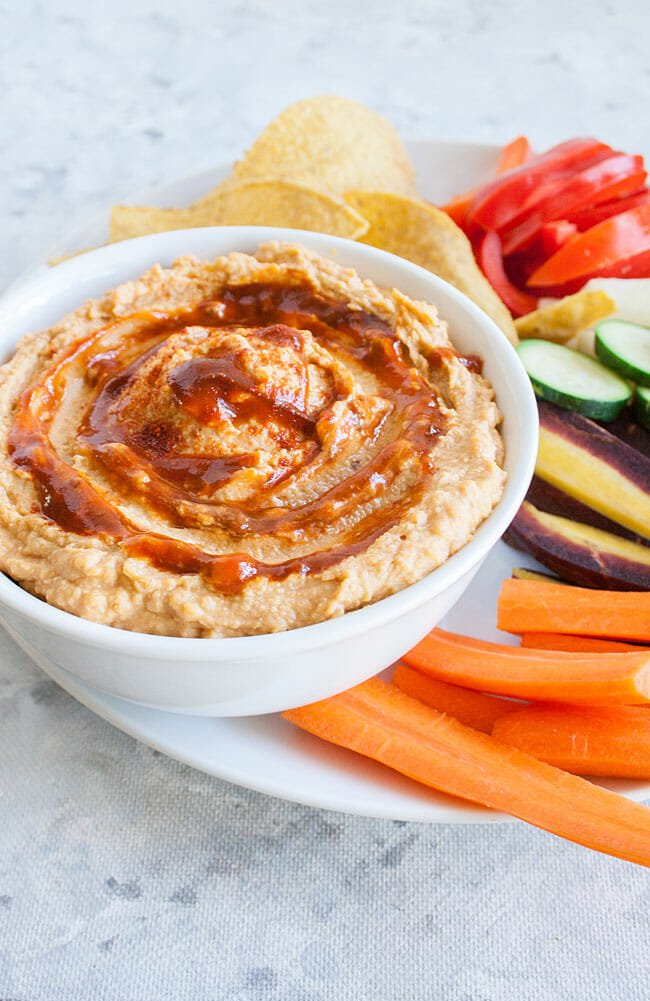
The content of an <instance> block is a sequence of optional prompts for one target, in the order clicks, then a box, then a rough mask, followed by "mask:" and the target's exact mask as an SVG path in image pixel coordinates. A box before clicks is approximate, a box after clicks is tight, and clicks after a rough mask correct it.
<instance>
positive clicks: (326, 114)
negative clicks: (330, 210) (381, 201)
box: [226, 97, 415, 195]
mask: <svg viewBox="0 0 650 1001" xmlns="http://www.w3.org/2000/svg"><path fill="white" fill-rule="evenodd" d="M232 176H233V178H234V179H235V180H237V181H243V180H247V179H250V178H258V177H281V178H284V179H286V180H292V181H297V182H299V183H301V184H307V185H313V186H314V187H317V188H325V189H328V190H330V191H334V192H336V193H338V194H340V195H342V194H343V193H344V192H345V191H348V190H350V189H352V188H358V189H360V190H362V191H392V192H395V193H397V194H404V195H409V194H414V193H415V189H414V186H413V181H414V176H415V173H414V170H413V168H412V166H411V164H410V161H409V158H408V156H407V153H406V150H405V149H404V146H403V145H402V141H401V139H400V138H399V136H398V134H397V132H396V131H395V129H394V128H393V126H392V125H391V124H390V123H389V122H387V121H386V119H384V118H382V117H381V116H380V115H378V114H376V113H375V112H374V111H371V110H370V109H369V108H365V107H364V106H363V105H361V104H357V103H356V101H349V100H347V98H344V97H311V98H306V99H305V100H303V101H298V102H297V103H296V104H292V105H291V106H290V107H289V108H287V109H286V110H285V111H283V112H282V113H281V114H280V115H278V116H277V118H274V119H273V121H272V122H271V123H270V124H269V125H267V127H266V128H265V129H264V131H263V132H262V133H261V135H260V136H259V138H258V139H257V140H256V141H255V142H254V144H253V145H252V147H251V148H250V149H249V151H248V153H247V154H246V155H245V157H244V158H243V160H240V161H239V162H238V163H236V164H235V167H234V170H233V175H232ZM227 183H228V180H227V181H226V184H227Z"/></svg>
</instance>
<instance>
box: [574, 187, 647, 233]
mask: <svg viewBox="0 0 650 1001" xmlns="http://www.w3.org/2000/svg"><path fill="white" fill-rule="evenodd" d="M647 202H650V190H649V189H648V188H642V189H641V191H636V192H634V194H632V195H626V196H625V197H624V198H614V199H612V200H611V201H608V202H603V204H602V205H594V206H590V207H589V208H586V209H580V211H578V212H572V213H571V214H570V215H569V219H570V221H571V222H572V223H574V224H575V225H576V226H577V228H578V229H579V230H580V232H581V233H584V231H585V230H586V229H591V227H592V226H597V225H598V223H599V222H603V221H604V220H605V219H609V218H610V217H611V216H613V215H619V213H621V212H627V210H628V209H635V208H636V207H637V205H645V204H646V203H647Z"/></svg>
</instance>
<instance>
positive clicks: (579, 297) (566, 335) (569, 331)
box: [515, 289, 616, 344]
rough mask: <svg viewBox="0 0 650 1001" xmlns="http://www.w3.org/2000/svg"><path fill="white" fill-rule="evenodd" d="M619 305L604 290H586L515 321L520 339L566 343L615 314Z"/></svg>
mask: <svg viewBox="0 0 650 1001" xmlns="http://www.w3.org/2000/svg"><path fill="white" fill-rule="evenodd" d="M615 309H616V303H615V302H614V300H613V299H610V297H609V296H608V295H607V294H606V293H605V292H602V291H596V290H595V289H594V290H592V291H588V290H586V289H583V290H582V291H581V292H576V293H575V295H567V296H565V297H564V298H563V299H558V301H557V302H552V303H549V305H548V306H543V307H542V308H541V309H536V310H534V311H533V312H532V313H526V315H525V316H520V317H519V319H517V320H515V327H516V328H517V333H518V335H519V337H523V338H526V337H539V338H541V339H542V340H545V341H555V343H556V344H566V343H567V341H570V340H571V338H572V337H575V335H576V334H579V333H580V331H581V330H586V329H587V327H593V325H594V324H595V323H598V321H599V320H604V318H605V317H606V316H609V315H610V313H613V312H614V310H615Z"/></svg>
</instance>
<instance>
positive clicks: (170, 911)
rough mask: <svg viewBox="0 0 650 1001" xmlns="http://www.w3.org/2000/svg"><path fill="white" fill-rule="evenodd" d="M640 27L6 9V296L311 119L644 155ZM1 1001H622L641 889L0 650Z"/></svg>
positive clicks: (432, 15) (575, 12) (436, 12)
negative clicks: (122, 208) (345, 799)
mask: <svg viewBox="0 0 650 1001" xmlns="http://www.w3.org/2000/svg"><path fill="white" fill-rule="evenodd" d="M649 12H650V8H649V7H648V5H647V4H646V3H645V2H644V0H637V2H634V0H627V2H625V0H623V2H619V3H617V4H609V3H606V2H603V0H598V2H592V3H588V2H584V0H575V2H572V0H569V2H567V0H564V2H560V0H547V2H546V3H545V4H543V5H542V4H533V3H530V2H528V0H519V2H514V0H501V2H494V3H492V4H487V3H484V2H479V0H458V2H456V3H440V2H435V0H433V2H431V0H429V2H423V0H422V2H419V0H403V2H402V3H401V4H396V3H394V2H392V0H391V2H387V0H375V2H374V3H372V4H369V3H366V2H364V0H360V2H358V3H357V4H356V5H352V4H350V3H349V2H341V0H330V2H328V3H324V2H320V0H319V2H315V0H304V2H299V0H279V2H276V3H266V2H263V0H249V2H247V3H246V2H242V3H234V2H232V0H225V2H218V0H217V2H208V0H195V2H193V3H189V4H185V5H182V4H178V3H171V2H169V0H159V2H158V3H157V4H155V5H154V4H151V3H148V2H138V0H131V2H126V0H113V2H112V3H111V4H110V5H104V4H99V3H95V2H92V0H88V2H86V3H82V2H81V0H51V2H49V3H48V2H45V0H43V2H41V3H37V2H33V0H24V2H23V3H20V4H19V3H16V2H12V0H0V151H1V153H0V241H1V246H2V255H1V257H0V287H3V286H5V285H7V284H8V283H9V282H10V281H11V280H13V279H14V278H15V277H16V276H17V275H19V274H20V273H21V272H22V271H23V270H24V269H26V268H28V267H30V266H32V265H33V264H34V263H36V262H38V261H39V260H41V259H42V257H43V255H44V254H46V253H47V252H48V250H49V248H50V247H51V246H53V245H56V243H57V242H58V241H60V238H61V236H62V235H63V234H65V232H67V231H68V230H69V229H70V227H72V226H77V225H80V224H81V223H83V222H84V220H85V219H86V218H88V216H89V215H94V214H96V212H97V211H98V210H102V209H103V208H104V207H105V206H106V205H107V204H109V203H110V202H115V201H119V200H121V199H125V198H128V197H129V196H130V195H132V194H133V193H134V192H137V191H138V190H139V189H142V188H146V187H147V186H149V185H151V184H153V183H157V182H160V181H164V180H171V179H173V178H175V177H180V176H183V175H184V174H186V173H189V172H193V171H196V170H199V169H201V168H204V167H209V166H211V165H212V164H214V163H220V162H223V161H224V160H229V159H230V158H232V157H233V156H234V155H237V154H238V153H239V152H241V150H242V149H244V148H245V147H246V146H247V145H248V144H249V143H250V142H251V140H252V139H253V137H254V136H255V135H256V133H257V132H258V131H259V129H260V128H261V127H262V126H263V125H264V124H265V123H266V122H267V121H268V120H270V118H271V117H272V116H273V115H274V114H275V113H276V112H277V111H279V110H280V109H281V108H283V107H284V106H285V105H287V104H289V103H291V102H292V101H293V100H295V99H297V98H299V97H302V96H307V95H310V94H317V93H328V92H330V93H331V92H335V93H341V94H344V95H347V96H349V97H352V98H355V99H357V100H360V101H362V102H364V103H366V104H368V105H370V106H371V107H374V108H375V109H376V110H378V111H380V112H382V113H384V114H385V115H387V116H388V117H389V118H390V119H391V120H392V121H393V123H394V124H395V125H396V126H397V128H398V129H399V130H400V131H401V133H402V134H403V135H404V136H407V137H408V136H410V137H430V136H444V137H456V138H469V139H477V140H486V141H494V140H497V141H501V140H507V139H509V138H511V137H512V136H514V135H516V134H518V133H519V132H522V131H526V132H527V133H528V134H529V135H530V136H531V138H532V140H533V142H534V143H535V144H536V145H537V146H539V147H543V146H544V145H545V144H550V143H552V142H554V141H557V140H560V139H563V138H567V137H569V136H572V135H576V134H588V133H593V134H597V135H599V136H601V137H603V138H605V139H607V140H608V141H610V142H612V143H613V144H617V145H620V146H621V147H623V148H626V149H629V150H630V151H636V150H637V149H644V150H646V151H647V149H648V146H649V145H650V143H649V141H648V134H647V132H648V111H647V109H648V98H649V97H650V68H649V61H648V37H649V36H650V13H649ZM0 719H1V721H2V725H1V728H0V733H1V735H2V738H1V749H0V998H2V999H13V1001H100V999H101V1001H150V999H153V998H156V999H160V1001H162V999H170V1001H172V999H173V1001H213V999H222V998H223V999H228V1001H249V999H251V1001H252V999H259V998H269V999H274V1001H307V999H313V1001H330V999H337V1001H338V999H341V1001H347V999H357V998H358V999H365V998H373V999H377V1001H392V999H400V1001H410V999H413V1001H416V999H429V998H431V999H433V998H435V999H445V1001H446V999H450V1001H502V999H503V1001H506V999H508V1001H510V999H513V1001H514V999H517V1001H521V999H524V998H525V999H527V1001H538V999H539V1001H548V999H551V1001H554V999H563V1001H574V999H575V1001H591V999H594V1001H601V999H603V998H608V999H615V1001H618V999H621V1001H623V999H625V1001H637V999H645V998H648V997H649V996H650V987H649V986H648V984H649V983H650V959H649V957H648V948H647V945H648V937H649V934H650V917H649V916H648V915H649V913H650V911H649V907H648V904H649V901H650V877H649V876H648V874H647V872H646V871H644V870H641V869H638V868H635V867H633V866H631V865H628V864H626V863H622V862H619V861H616V860H612V859H609V858H604V857H601V856H597V855H595V854H593V853H590V852H588V851H586V850H584V849H581V848H577V847H575V846H573V845H569V844H565V843H562V842H560V841H558V840H557V839H555V838H553V837H551V836H550V835H546V834H543V833H541V832H538V831H535V830H533V829H530V828H527V827H525V826H524V825H522V824H515V823H513V824H510V825H505V826H488V825H485V826H483V825H479V826H471V827H456V826H445V825H418V824H403V823H399V822H392V821H376V820H369V819H365V818H354V817H349V816H343V815H338V814H334V813H327V812H324V811H319V810H316V809H311V808H306V807H302V806H298V805H295V804H290V803H286V802H283V801H280V800H276V799H271V798H268V797H265V796H262V795H259V794H256V793H252V792H249V791H246V790H244V789H240V788H236V787H234V786H231V785H228V784H227V783H224V782H221V781H218V780H216V779H212V778H209V777H207V776H205V775H202V774H200V773H198V772H195V771H192V770H191V769H189V768H187V767H185V766H183V765H180V764H178V763H176V762H174V761H172V760H169V759H167V758H165V757H163V756H161V755H159V754H158V753H156V752H153V751H151V750H149V749H148V748H146V747H144V746H142V745H140V744H138V743H136V742H135V741H133V740H132V739H130V738H128V737H126V736H124V735H123V734H121V733H119V732H118V731H116V730H114V729H112V728H111V727H110V726H109V725H108V724H106V723H104V722H103V721H102V720H100V719H98V718H97V717H95V716H93V715H92V714H91V713H90V712H88V711H87V710H86V709H84V708H82V707H81V706H80V705H78V704H77V703H75V702H74V701H73V700H72V699H71V698H70V697H68V696H67V695H66V694H65V693H63V692H62V691H61V690H60V689H58V688H57V686H56V685H55V684H54V683H53V682H51V681H49V680H48V679H47V678H45V676H44V675H42V674H41V673H40V672H39V670H38V669H37V668H35V667H34V666H33V665H31V664H30V663H29V661H28V660H27V659H26V657H25V656H24V655H23V654H22V653H21V652H20V651H19V650H18V649H17V648H16V647H15V646H14V644H13V643H12V641H11V640H9V638H8V637H6V636H0Z"/></svg>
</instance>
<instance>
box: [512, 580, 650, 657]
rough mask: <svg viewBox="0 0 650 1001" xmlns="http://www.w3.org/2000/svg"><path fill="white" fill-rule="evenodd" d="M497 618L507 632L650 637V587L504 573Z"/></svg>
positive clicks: (649, 639)
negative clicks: (615, 587)
mask: <svg viewBox="0 0 650 1001" xmlns="http://www.w3.org/2000/svg"><path fill="white" fill-rule="evenodd" d="M497 623H498V626H499V629H505V631H506V632H509V633H529V632H545V633H579V634H581V635H584V636H607V637H609V638H610V639H622V640H638V641H639V642H640V643H650V591H601V590H596V589H595V588H589V587H572V586H571V585H569V584H551V583H549V584H544V583H541V582H538V581H532V580H517V579H515V578H514V577H508V578H506V580H504V581H503V584H502V585H501V591H500V594H499V603H498V612H497Z"/></svg>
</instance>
